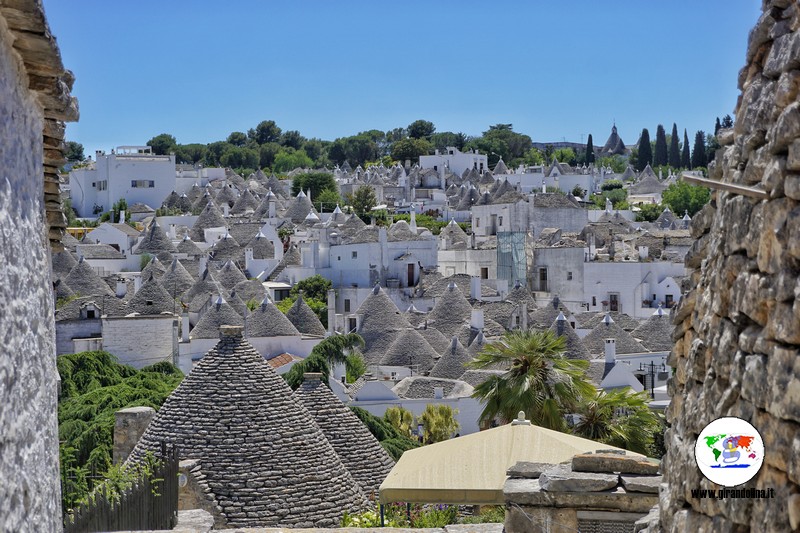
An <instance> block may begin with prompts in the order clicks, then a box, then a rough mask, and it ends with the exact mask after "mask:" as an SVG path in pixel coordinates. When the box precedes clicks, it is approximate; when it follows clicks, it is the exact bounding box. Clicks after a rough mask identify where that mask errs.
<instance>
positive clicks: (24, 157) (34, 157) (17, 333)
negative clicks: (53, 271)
mask: <svg viewBox="0 0 800 533" xmlns="http://www.w3.org/2000/svg"><path fill="white" fill-rule="evenodd" d="M18 61H19V60H18V56H17V55H16V53H15V52H14V51H13V49H12V46H11V37H10V32H9V30H8V28H7V27H6V22H5V19H4V18H3V17H0V117H3V118H2V120H0V262H2V264H3V265H4V266H3V268H2V269H0V335H2V348H0V406H2V407H0V522H2V528H3V530H4V531H60V529H61V489H60V486H59V470H58V428H57V425H56V423H57V422H56V421H57V416H56V404H57V397H56V395H57V390H56V382H57V372H56V366H55V325H54V318H53V312H52V309H53V296H52V291H51V277H50V260H49V254H48V250H49V246H48V242H47V239H46V230H45V226H44V219H43V210H44V207H43V205H42V203H43V202H42V199H43V195H44V191H43V183H44V181H43V179H44V178H43V167H42V154H43V151H42V130H43V115H42V111H41V109H40V108H39V106H38V104H37V103H36V102H35V101H34V100H33V98H32V97H31V95H30V93H29V92H28V90H27V76H26V75H25V74H24V70H22V67H21V65H20V63H19V62H18Z"/></svg>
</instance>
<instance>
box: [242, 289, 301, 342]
mask: <svg viewBox="0 0 800 533" xmlns="http://www.w3.org/2000/svg"><path fill="white" fill-rule="evenodd" d="M247 336H248V337H294V336H298V337H299V336H300V332H299V331H297V328H296V327H294V324H292V323H291V321H289V319H288V318H286V315H284V314H283V313H281V311H280V309H278V307H277V306H276V305H275V304H274V303H272V302H271V301H270V299H269V298H268V297H266V296H265V297H264V299H263V300H262V301H261V305H259V306H258V307H256V308H255V309H254V310H253V312H251V313H250V314H249V315H247Z"/></svg>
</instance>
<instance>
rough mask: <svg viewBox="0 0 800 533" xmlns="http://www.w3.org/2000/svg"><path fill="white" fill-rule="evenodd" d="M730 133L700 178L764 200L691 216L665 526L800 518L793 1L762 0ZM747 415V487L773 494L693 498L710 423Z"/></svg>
mask: <svg viewBox="0 0 800 533" xmlns="http://www.w3.org/2000/svg"><path fill="white" fill-rule="evenodd" d="M739 88H740V89H741V91H742V92H741V96H740V98H739V102H738V103H737V106H736V121H735V125H734V127H733V129H732V130H727V131H725V130H723V131H722V132H721V134H720V144H721V145H722V148H720V149H719V150H718V151H717V154H716V160H715V163H713V164H712V165H711V166H710V168H709V174H710V177H712V178H714V179H717V180H720V181H723V182H727V183H734V184H739V185H745V186H748V187H755V188H760V189H763V190H765V191H766V192H767V194H768V199H766V200H759V199H756V198H752V197H749V196H747V195H740V194H733V193H729V192H722V191H717V192H715V193H714V194H713V195H712V201H711V203H710V204H709V205H707V206H706V207H705V208H704V209H703V210H702V211H701V212H700V213H699V214H698V215H697V216H696V217H695V218H694V220H693V221H692V237H693V238H694V239H696V242H695V243H694V245H693V247H692V249H691V251H690V253H689V254H688V255H687V257H686V265H687V267H689V268H690V269H691V270H692V273H691V276H689V277H687V279H686V280H685V286H684V287H683V289H684V290H687V292H686V293H685V294H684V296H683V298H682V300H681V302H680V304H679V305H678V306H677V308H676V309H674V310H673V322H674V324H675V331H674V334H673V338H674V340H675V341H676V344H675V347H674V349H673V352H672V355H671V361H670V365H671V366H672V367H673V368H675V375H674V376H673V377H672V378H671V379H670V381H669V384H668V387H669V392H670V395H671V396H672V402H671V405H670V406H669V408H668V410H667V419H668V422H669V423H670V424H671V427H670V429H669V430H668V433H667V455H666V457H665V459H664V463H663V466H664V480H665V482H666V485H664V486H662V492H661V496H660V518H661V524H660V529H662V530H665V531H730V530H733V531H737V530H739V531H746V530H752V531H763V530H765V528H766V529H767V530H771V531H791V530H792V529H795V528H798V527H800V494H798V493H800V357H798V355H800V352H799V351H798V350H799V349H800V298H799V297H800V282H799V281H798V272H800V101H798V91H799V90H800V3H798V2H797V1H796V0H766V1H765V2H764V5H763V14H762V16H761V18H760V19H759V21H758V22H757V24H756V26H755V28H754V29H753V30H752V32H751V34H750V38H749V43H748V48H747V57H746V66H745V67H744V68H743V69H742V71H741V73H740V76H739ZM723 416H736V417H740V418H743V419H745V420H747V421H749V422H750V423H751V424H753V425H754V426H755V427H756V428H757V429H758V430H759V431H760V433H761V435H762V437H763V439H764V445H765V460H764V464H763V466H762V468H761V470H760V471H759V473H758V475H757V476H756V477H755V478H753V479H752V480H751V481H750V482H748V483H747V484H745V485H744V486H745V487H752V488H759V489H769V488H774V489H775V496H776V497H775V498H773V499H761V500H759V499H749V500H748V499H725V500H716V499H698V498H693V497H692V494H691V490H692V489H715V488H719V487H717V486H715V485H713V484H712V483H711V482H709V481H708V480H707V479H705V477H704V476H703V475H702V474H701V473H700V470H699V469H698V467H697V466H696V463H695V460H694V447H695V443H696V441H697V437H698V434H699V433H700V432H701V431H702V429H703V427H704V426H705V425H706V424H708V423H709V422H711V421H712V420H714V419H716V418H719V417H723Z"/></svg>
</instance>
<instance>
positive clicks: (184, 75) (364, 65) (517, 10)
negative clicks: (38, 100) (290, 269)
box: [44, 0, 761, 155]
mask: <svg viewBox="0 0 800 533" xmlns="http://www.w3.org/2000/svg"><path fill="white" fill-rule="evenodd" d="M44 4H45V12H46V14H47V18H48V20H49V22H50V27H51V29H52V31H53V33H54V34H55V35H56V37H57V39H58V43H59V45H60V47H61V53H62V56H63V58H64V64H65V65H66V67H67V68H69V69H71V70H72V71H73V72H74V73H75V76H76V78H77V81H76V82H75V87H74V90H73V94H74V95H75V96H77V97H78V99H79V102H80V109H81V120H80V122H78V123H77V124H70V125H69V126H68V129H67V136H68V138H69V139H70V140H75V141H78V142H81V143H83V145H84V147H85V149H86V153H87V155H89V154H93V153H94V150H95V149H98V148H99V149H104V150H109V149H110V148H112V147H114V146H117V145H124V144H144V143H145V142H147V140H148V139H150V138H151V137H153V136H155V135H157V134H159V133H163V132H167V133H171V134H173V135H175V137H176V138H177V140H178V142H179V143H191V142H200V143H207V142H213V141H216V140H221V139H224V138H225V137H226V136H227V135H228V134H229V133H230V132H231V131H247V129H248V128H251V127H254V126H255V125H256V124H257V123H258V122H260V121H261V120H264V119H272V120H275V121H276V122H277V123H278V125H279V126H280V127H281V128H282V129H284V130H299V131H300V132H301V133H302V134H303V135H304V136H306V137H318V138H322V139H327V140H333V139H335V138H337V137H341V136H347V135H354V134H356V133H358V132H359V131H364V130H368V129H381V130H384V131H385V130H389V129H392V128H395V127H399V126H406V125H408V124H409V123H411V122H412V121H414V120H416V119H420V118H423V119H426V120H431V121H433V123H434V124H435V125H436V127H437V131H455V132H458V131H463V132H465V133H467V134H470V135H479V134H480V133H481V132H482V131H484V130H486V129H488V126H489V125H491V124H496V123H512V124H513V125H514V130H515V131H519V132H522V133H526V134H528V135H530V136H531V137H532V138H533V140H534V141H538V142H544V141H557V140H562V139H566V140H568V141H574V142H580V141H581V140H583V141H584V142H585V140H586V134H588V133H591V134H592V135H593V138H594V144H595V145H602V144H603V143H604V142H605V140H606V138H607V136H608V134H609V132H610V128H611V123H612V121H613V120H616V123H617V126H618V129H619V133H620V135H621V136H622V138H623V140H624V141H625V142H626V143H627V144H633V143H634V142H636V140H637V138H638V136H639V133H640V132H641V130H642V128H644V127H646V128H648V129H649V130H650V135H651V138H652V137H654V136H655V129H656V126H657V125H658V124H659V123H662V124H664V126H665V128H666V129H667V133H669V131H670V129H671V127H672V123H673V122H676V123H677V124H678V128H679V129H680V131H681V133H682V132H683V128H686V129H688V130H689V136H690V138H691V137H692V135H693V133H694V132H695V131H696V130H699V129H702V130H705V131H708V130H713V126H714V120H715V118H716V117H717V116H719V117H722V116H724V115H725V114H726V113H730V114H732V112H733V107H734V105H735V103H736V98H737V96H738V93H739V91H738V89H737V87H736V80H737V75H738V71H739V69H740V68H741V67H742V66H743V65H744V59H745V49H746V43H747V35H748V32H749V30H750V28H751V27H752V26H753V25H754V23H755V22H756V20H757V19H758V16H759V15H760V5H761V2H760V0H701V1H696V0H670V1H650V0H605V1H596V0H573V1H571V2H562V1H551V2H544V1H528V2H514V1H492V2H488V1H486V2H473V1H447V2H445V1H441V2H425V1H406V0H404V1H402V2H381V1H375V0H370V1H350V0H343V1H322V0H319V1H313V2H312V1H291V2H290V1H284V2H266V1H263V2H262V1H233V0H232V1H230V2H224V3H223V2H210V1H200V0H197V1H188V0H187V1H176V0H162V1H160V2H153V1H149V0H140V1H138V2H119V1H113V2H108V1H100V0H92V1H90V0H75V1H69V2H67V1H64V0H45V1H44Z"/></svg>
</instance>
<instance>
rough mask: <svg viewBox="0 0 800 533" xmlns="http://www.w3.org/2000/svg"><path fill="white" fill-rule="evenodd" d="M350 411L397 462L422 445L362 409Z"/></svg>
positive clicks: (356, 408)
mask: <svg viewBox="0 0 800 533" xmlns="http://www.w3.org/2000/svg"><path fill="white" fill-rule="evenodd" d="M350 409H351V410H352V411H353V412H354V413H355V414H356V416H357V417H358V418H359V419H360V420H361V421H362V422H363V423H364V425H365V426H367V429H369V431H370V433H372V435H373V436H374V437H375V438H376V439H377V440H378V442H380V443H381V446H383V448H384V449H385V450H386V451H387V452H388V453H389V455H391V456H392V459H394V460H395V461H397V460H399V459H400V456H401V455H403V452H405V451H406V450H411V449H413V448H419V446H420V443H419V442H417V441H416V440H414V439H410V438H408V437H405V436H403V435H401V434H400V432H398V431H397V430H396V429H395V428H393V427H392V425H391V424H389V423H388V422H387V421H385V420H383V419H382V418H379V417H377V416H374V415H371V414H370V413H368V412H367V411H365V410H364V409H361V408H360V407H353V406H351V407H350Z"/></svg>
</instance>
